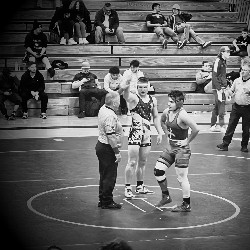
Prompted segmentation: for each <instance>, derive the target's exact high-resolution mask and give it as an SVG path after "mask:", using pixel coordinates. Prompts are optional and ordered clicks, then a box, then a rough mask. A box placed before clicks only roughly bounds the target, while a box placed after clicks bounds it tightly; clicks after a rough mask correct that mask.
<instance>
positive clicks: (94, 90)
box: [72, 61, 107, 118]
mask: <svg viewBox="0 0 250 250" xmlns="http://www.w3.org/2000/svg"><path fill="white" fill-rule="evenodd" d="M89 69H90V64H89V62H88V61H83V62H82V72H80V73H77V74H76V75H75V76H74V78H73V83H72V88H73V89H77V88H78V89H79V108H80V110H79V114H78V118H84V117H85V116H86V114H85V104H86V98H87V97H95V98H96V99H98V100H100V102H101V106H102V105H103V104H104V100H105V95H106V94H107V91H106V90H105V89H101V86H100V83H99V81H98V78H97V76H96V75H95V74H93V73H92V72H90V71H89Z"/></svg>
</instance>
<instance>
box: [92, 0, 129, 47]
mask: <svg viewBox="0 0 250 250" xmlns="http://www.w3.org/2000/svg"><path fill="white" fill-rule="evenodd" d="M103 35H109V36H114V35H116V36H117V40H118V43H125V39H124V36H123V29H122V28H121V27H119V17H118V14H117V12H116V11H115V10H113V9H112V8H111V4H110V3H105V4H104V7H103V8H102V9H100V10H99V11H97V13H96V16H95V42H96V43H101V42H102V41H103Z"/></svg>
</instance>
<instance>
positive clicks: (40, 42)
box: [24, 20, 55, 77]
mask: <svg viewBox="0 0 250 250" xmlns="http://www.w3.org/2000/svg"><path fill="white" fill-rule="evenodd" d="M47 43H48V41H47V36H46V35H45V34H44V33H43V32H42V25H41V24H40V23H38V21H37V20H35V21H34V24H33V29H32V30H31V32H30V33H29V34H27V36H26V37H25V42H24V47H25V48H26V53H25V57H24V61H25V62H30V61H32V62H43V63H44V64H45V67H46V69H47V70H48V73H49V74H50V77H53V76H54V75H55V70H54V69H53V68H52V67H51V64H50V62H49V59H48V56H47V55H46V48H47Z"/></svg>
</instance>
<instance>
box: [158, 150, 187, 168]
mask: <svg viewBox="0 0 250 250" xmlns="http://www.w3.org/2000/svg"><path fill="white" fill-rule="evenodd" d="M170 147H171V148H170V150H169V149H166V150H164V151H163V153H162V154H161V158H162V159H164V161H165V162H166V164H167V166H168V167H170V166H171V165H172V164H173V163H175V167H176V168H187V167H188V165H189V160H190V157H191V150H190V147H189V146H186V147H177V146H176V147H175V146H170Z"/></svg>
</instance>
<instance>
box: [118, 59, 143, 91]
mask: <svg viewBox="0 0 250 250" xmlns="http://www.w3.org/2000/svg"><path fill="white" fill-rule="evenodd" d="M129 66H130V67H129V69H127V70H125V71H124V73H123V79H124V82H126V81H127V80H129V81H130V92H132V93H137V82H138V79H139V78H140V77H144V73H143V72H142V71H140V69H139V66H140V62H139V61H138V60H132V61H131V62H130V64H129Z"/></svg>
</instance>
